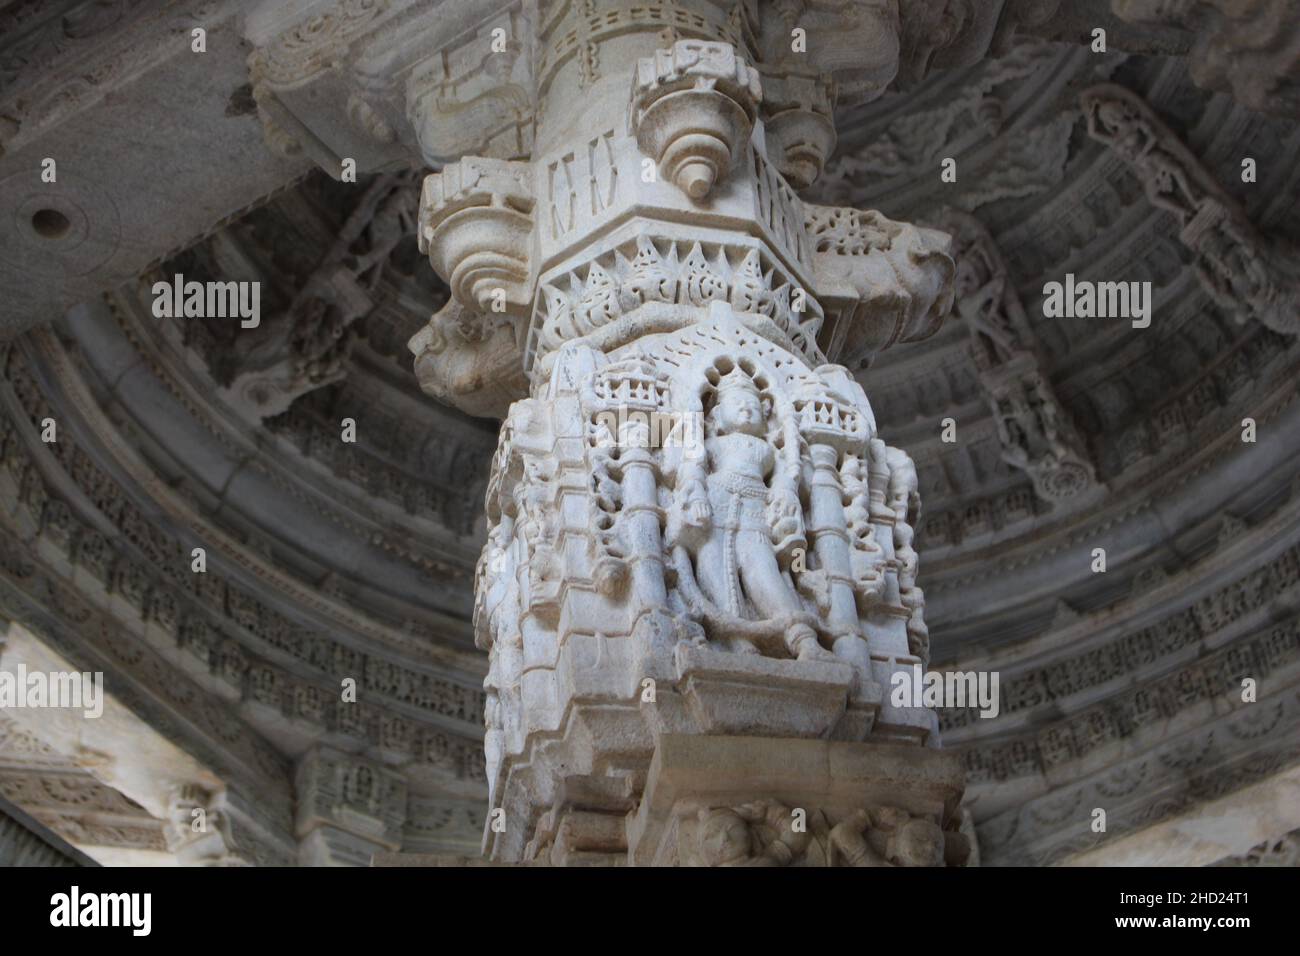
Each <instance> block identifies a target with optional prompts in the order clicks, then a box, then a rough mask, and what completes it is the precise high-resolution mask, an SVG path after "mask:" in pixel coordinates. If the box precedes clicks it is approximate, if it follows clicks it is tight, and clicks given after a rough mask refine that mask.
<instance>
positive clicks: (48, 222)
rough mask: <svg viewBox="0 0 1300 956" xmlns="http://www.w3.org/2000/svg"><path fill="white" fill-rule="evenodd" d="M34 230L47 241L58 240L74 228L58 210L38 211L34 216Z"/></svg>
mask: <svg viewBox="0 0 1300 956" xmlns="http://www.w3.org/2000/svg"><path fill="white" fill-rule="evenodd" d="M32 228H33V229H35V230H36V234H37V235H39V236H44V237H45V238H46V239H58V238H60V237H61V236H63V235H64V234H65V233H67V231H68V230H69V229H70V228H72V223H70V222H68V217H67V216H65V215H64V214H63V213H61V212H59V211H58V210H57V209H38V210H36V212H35V213H33V215H32Z"/></svg>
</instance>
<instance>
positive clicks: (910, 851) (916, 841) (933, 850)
mask: <svg viewBox="0 0 1300 956" xmlns="http://www.w3.org/2000/svg"><path fill="white" fill-rule="evenodd" d="M889 858H890V860H891V861H893V862H896V863H898V864H899V865H900V866H943V831H942V830H940V829H939V826H938V824H936V823H934V822H933V821H931V820H922V819H920V818H916V819H912V820H908V821H907V822H906V823H904V824H903V825H902V826H901V827H899V828H898V830H897V831H895V832H894V834H893V836H891V837H890V839H889Z"/></svg>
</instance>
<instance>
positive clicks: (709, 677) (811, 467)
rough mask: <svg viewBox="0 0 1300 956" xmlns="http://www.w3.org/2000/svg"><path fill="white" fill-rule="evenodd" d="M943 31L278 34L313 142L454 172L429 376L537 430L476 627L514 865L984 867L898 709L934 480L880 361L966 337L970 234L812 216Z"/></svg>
mask: <svg viewBox="0 0 1300 956" xmlns="http://www.w3.org/2000/svg"><path fill="white" fill-rule="evenodd" d="M937 6H938V5H934V4H907V5H903V6H902V8H901V10H900V7H899V5H895V4H846V3H839V2H810V3H804V2H786V0H780V2H765V0H743V2H741V3H733V2H714V0H689V2H682V0H676V2H674V0H669V2H665V3H658V2H656V3H643V2H640V0H543V2H539V3H518V4H499V3H496V4H494V3H487V2H476V0H467V2H465V3H462V4H457V8H456V13H457V15H456V17H454V18H440V17H439V16H437V15H436V14H430V13H429V12H428V11H415V10H413V9H411V8H408V7H406V6H404V5H401V4H394V5H392V6H391V7H390V6H387V5H349V4H347V3H344V4H342V5H341V6H339V7H336V8H334V9H332V10H331V11H330V12H328V13H322V14H321V15H320V16H319V17H317V18H315V19H312V20H306V19H304V20H303V21H302V22H301V23H295V24H291V25H289V26H288V27H286V28H284V29H283V30H281V31H280V32H278V33H274V31H273V30H272V29H271V26H272V25H271V24H270V22H269V19H266V20H263V19H258V18H253V19H252V20H251V21H250V23H252V24H253V26H254V27H255V28H256V29H255V30H250V34H253V33H255V34H256V35H254V36H253V39H254V41H255V43H257V44H258V46H259V50H258V53H257V54H256V55H255V56H254V58H253V61H252V63H253V79H254V87H255V93H256V94H257V96H258V103H259V108H260V109H261V111H262V115H263V119H264V120H265V121H266V122H267V123H268V124H269V128H271V127H274V128H275V129H276V130H278V131H279V133H280V134H281V135H279V136H278V137H277V138H278V139H280V140H284V139H286V138H287V139H289V140H293V141H295V142H296V143H297V144H298V145H299V146H301V148H303V149H306V150H308V151H309V152H311V153H312V155H314V156H316V157H317V158H318V161H320V162H321V163H322V164H323V165H325V166H326V167H327V168H329V167H330V166H331V165H333V164H335V163H336V162H337V161H338V159H339V158H340V157H343V156H349V155H351V156H357V157H360V160H359V168H362V169H365V168H372V169H377V168H385V164H386V163H388V162H389V161H390V160H391V157H392V156H393V155H394V154H395V153H400V152H401V151H402V150H403V149H405V150H408V151H410V150H417V151H418V153H419V155H420V157H421V158H422V160H423V161H424V162H425V163H426V164H428V165H430V166H432V167H434V168H436V169H438V170H439V171H438V172H436V173H434V174H432V175H430V176H429V177H428V178H427V179H426V180H425V183H424V187H423V190H422V198H421V203H420V210H419V218H418V238H419V243H420V248H421V250H422V251H423V252H425V253H426V254H427V255H428V256H429V259H430V262H431V263H432V265H433V267H434V269H435V270H436V271H437V272H438V273H439V274H440V275H441V276H442V277H443V278H444V279H446V280H447V282H448V285H449V286H450V289H451V293H452V298H451V300H450V301H449V302H448V304H447V306H446V307H445V308H443V309H442V310H440V311H439V312H438V313H437V314H436V315H435V316H433V318H432V319H431V321H430V323H429V325H428V326H427V327H426V328H425V329H423V330H422V331H421V332H420V333H419V334H417V335H416V336H415V337H414V338H413V339H412V341H411V350H412V352H413V353H414V354H415V367H416V374H417V377H418V378H419V380H420V382H421V385H422V386H423V387H424V389H425V390H426V391H427V392H429V393H430V394H432V395H434V396H435V397H437V398H439V399H440V400H443V401H447V402H450V403H452V404H454V405H456V406H458V407H460V408H461V409H463V410H465V411H466V412H469V413H470V414H474V415H490V416H500V417H503V418H504V422H503V424H502V427H501V434H500V441H499V446H498V449H497V453H496V456H495V459H494V462H493V465H492V472H491V476H490V480H489V488H488V494H487V502H486V507H487V516H488V521H489V531H488V541H487V545H486V546H485V548H484V551H483V556H482V559H481V561H480V565H479V569H478V574H477V576H476V578H477V580H476V604H475V626H476V634H477V640H478V643H479V646H480V647H482V648H483V649H484V650H487V651H488V652H489V654H490V671H489V676H488V678H487V681H486V687H487V692H488V693H487V714H486V723H487V730H486V735H485V752H486V757H487V773H488V779H489V791H490V798H491V803H490V810H489V815H488V820H487V825H486V832H485V845H484V849H485V852H486V854H487V855H488V856H489V857H490V858H492V859H495V860H501V861H529V862H534V861H536V862H549V863H555V864H576V863H586V862H615V863H618V862H624V863H625V862H631V863H689V864H697V863H712V864H732V863H767V862H774V863H798V864H832V863H835V864H838V863H856V864H861V865H893V864H926V863H930V864H934V863H944V862H960V860H961V859H963V858H964V850H963V848H964V846H965V841H964V839H963V838H962V837H961V836H960V835H959V834H958V833H957V832H956V827H957V825H958V823H957V818H956V816H955V812H956V807H957V803H958V800H959V798H960V794H961V789H962V782H961V773H960V769H959V768H958V766H957V765H956V763H955V762H954V761H953V760H951V759H950V758H949V757H948V756H947V755H946V754H943V753H941V752H939V751H938V750H937V749H936V746H935V745H937V733H936V726H937V724H936V721H935V716H934V714H933V712H931V711H929V710H927V709H925V708H924V707H921V706H916V707H910V706H907V707H905V706H894V704H893V703H892V702H891V700H890V695H889V693H888V689H889V688H890V685H891V678H892V677H893V676H894V675H895V674H900V673H901V674H906V675H908V676H909V677H910V676H911V674H912V671H913V667H914V665H917V664H921V663H923V661H924V658H925V655H926V653H927V644H926V642H927V641H928V636H927V635H926V633H925V628H924V613H923V609H924V599H923V596H922V594H921V591H920V589H919V588H918V587H917V586H916V571H917V562H916V553H915V551H914V550H913V548H912V539H913V534H912V528H911V526H912V525H913V524H914V523H915V522H916V520H917V517H918V508H919V502H918V499H917V495H916V489H917V483H916V471H915V468H914V467H912V464H911V462H910V460H909V459H908V457H907V455H906V454H905V453H903V452H902V451H900V450H898V449H893V448H889V447H887V446H886V444H885V443H884V441H883V440H881V439H880V438H879V436H878V434H877V429H876V422H875V419H874V416H873V414H872V411H871V406H870V404H869V403H868V400H867V396H866V394H865V393H864V391H863V388H862V386H861V385H860V384H859V383H858V382H857V381H856V380H855V379H854V378H853V376H852V375H851V372H850V370H856V369H859V368H862V367H863V366H865V365H866V364H867V363H868V362H869V360H870V358H871V356H872V355H873V354H874V353H876V352H878V351H879V350H881V349H883V348H887V347H889V346H891V345H894V344H897V343H904V342H908V341H914V340H917V339H920V338H924V337H926V336H928V335H930V334H933V333H934V332H935V331H936V330H937V329H938V327H939V325H940V323H941V322H942V319H943V317H944V315H945V314H946V313H947V311H948V310H949V308H950V306H951V301H952V277H953V263H952V260H951V259H950V257H949V256H948V252H947V249H948V238H947V236H945V235H944V234H942V233H939V232H937V231H934V230H929V229H922V228H917V227H916V226H913V225H910V224H907V223H901V222H892V221H890V220H888V219H886V218H885V217H883V216H881V215H880V214H879V213H876V212H872V211H861V210H854V209H838V208H832V207H822V206H813V205H810V204H806V203H804V202H803V201H802V200H801V199H800V197H799V195H798V193H797V191H796V189H797V188H802V187H804V186H807V185H809V184H810V183H811V182H812V181H813V180H815V179H816V177H817V175H818V174H819V173H820V171H821V166H822V164H823V163H824V161H825V159H826V156H827V155H828V154H829V152H830V150H831V149H832V148H833V146H834V127H833V125H832V122H831V117H832V115H833V110H834V108H835V107H836V105H852V104H853V103H859V102H863V101H865V100H868V99H871V98H872V97H874V96H877V95H879V94H880V93H881V92H883V90H884V88H885V86H886V85H887V84H888V83H889V82H890V80H891V79H892V78H893V77H894V76H895V75H896V73H897V72H898V69H899V57H900V42H901V40H900V38H904V37H910V38H913V39H914V38H915V37H916V36H917V34H918V31H919V32H921V33H924V32H926V31H927V30H928V29H929V28H928V26H927V24H928V23H929V22H930V21H929V20H928V19H927V18H928V17H931V15H932V14H933V12H934V10H933V9H932V8H934V7H937ZM978 26H979V22H975V21H972V22H970V23H965V22H963V24H962V25H961V26H960V27H959V26H958V25H953V29H952V30H950V31H948V32H947V33H945V34H944V35H943V37H941V38H937V39H936V41H935V44H933V48H934V50H939V49H941V48H942V49H945V50H946V49H947V48H948V47H950V46H953V45H954V44H957V43H958V41H959V40H961V41H962V42H965V41H966V40H970V39H971V37H973V36H974V33H973V32H972V31H976V28H977V27H978ZM273 34H274V35H273ZM968 34H969V36H968ZM975 39H976V40H977V39H978V37H975ZM909 42H910V41H909ZM972 42H974V41H973V40H972ZM975 45H976V46H978V44H977V43H976V44H975ZM953 56H955V57H957V58H958V59H960V55H959V53H953ZM931 58H932V57H930V56H927V57H923V58H922V59H923V60H925V61H926V62H928V60H929V59H931ZM914 66H915V72H917V73H918V75H919V74H921V73H923V72H924V63H916V64H914ZM344 93H346V97H344V96H343V94H344ZM344 98H346V100H347V103H348V107H347V110H346V116H343V115H342V112H343V111H342V110H341V109H340V108H339V107H338V106H337V105H336V106H335V107H333V108H331V110H327V111H326V112H327V115H322V106H321V104H322V103H331V102H333V103H336V104H337V103H339V102H341V101H342V100H343V99H344ZM362 107H364V109H362Z"/></svg>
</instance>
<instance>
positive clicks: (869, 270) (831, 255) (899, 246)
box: [805, 205, 955, 369]
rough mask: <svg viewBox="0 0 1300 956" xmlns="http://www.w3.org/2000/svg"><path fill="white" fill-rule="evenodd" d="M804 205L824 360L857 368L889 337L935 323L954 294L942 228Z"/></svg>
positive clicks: (909, 338)
mask: <svg viewBox="0 0 1300 956" xmlns="http://www.w3.org/2000/svg"><path fill="white" fill-rule="evenodd" d="M805 209H806V210H807V227H808V238H809V241H810V242H811V244H812V247H813V265H814V270H815V274H816V281H817V298H818V301H819V302H821V303H822V305H823V307H824V308H825V310H826V323H825V324H824V325H823V326H822V329H821V334H820V335H819V336H818V343H819V344H820V345H821V347H822V350H823V351H824V352H825V354H826V358H827V361H830V362H838V363H839V364H841V365H846V366H848V367H849V368H850V369H854V368H860V367H863V366H865V365H867V364H869V363H870V360H871V358H872V356H873V355H875V354H876V353H877V352H880V351H882V350H883V349H886V348H889V347H890V346H891V345H894V344H895V343H898V342H917V341H920V340H922V339H926V338H929V337H930V336H931V335H933V334H934V333H935V332H937V331H938V330H939V327H940V325H942V324H943V320H944V317H945V316H946V315H947V314H948V312H949V310H950V309H951V308H952V302H953V275H954V273H955V267H954V265H953V261H952V258H951V257H950V256H949V254H948V250H949V246H950V239H949V237H948V235H947V234H945V233H942V232H939V231H938V230H935V229H926V228H923V227H919V226H914V225H912V224H911V223H904V222H894V221H893V220H891V219H886V218H885V217H884V216H882V215H881V214H880V213H878V212H876V211H874V210H858V209H848V208H840V207H832V206H814V205H806V206H805Z"/></svg>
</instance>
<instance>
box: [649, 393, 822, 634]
mask: <svg viewBox="0 0 1300 956" xmlns="http://www.w3.org/2000/svg"><path fill="white" fill-rule="evenodd" d="M770 410H771V400H770V399H765V398H764V397H763V395H762V394H761V392H760V390H759V387H758V386H757V385H756V384H755V382H754V380H753V378H751V377H750V376H749V375H748V374H746V373H745V372H744V371H743V370H741V369H739V368H736V369H731V370H729V371H728V372H727V373H726V374H724V375H723V376H722V377H721V378H720V379H719V381H718V383H717V385H716V387H715V392H714V397H713V407H712V409H710V411H709V412H708V414H707V416H706V418H705V443H704V444H705V452H706V454H705V456H703V457H704V458H706V459H707V461H699V462H695V463H692V462H687V463H686V464H685V465H684V466H683V475H682V478H681V479H680V480H679V483H678V488H677V491H676V501H675V502H674V514H673V517H674V519H675V521H674V522H673V523H671V524H670V526H669V544H670V545H672V546H675V547H676V548H678V549H684V550H685V551H686V552H688V553H689V554H690V556H691V557H692V558H693V562H691V565H689V566H688V565H686V564H685V562H680V561H679V574H681V575H682V576H683V577H685V578H687V579H688V580H687V581H685V582H683V583H685V584H686V585H687V587H688V589H689V590H694V589H690V588H689V583H690V582H689V578H692V577H693V578H694V580H695V582H696V583H697V584H698V586H699V589H700V590H702V592H703V594H702V595H701V596H702V597H703V598H704V599H705V600H706V601H707V604H708V605H709V606H710V607H709V611H711V612H712V613H711V614H706V621H707V618H708V617H712V618H713V621H711V622H708V623H711V625H712V626H711V627H710V631H711V634H710V636H711V637H713V639H715V640H718V641H720V642H722V643H724V644H726V645H727V646H729V647H730V648H731V649H732V650H736V651H740V652H742V653H758V652H759V648H757V647H755V645H754V640H755V639H761V638H762V637H765V636H768V635H770V632H771V629H772V626H775V627H776V628H778V629H779V630H780V632H781V634H782V636H783V638H784V642H785V646H786V649H787V650H788V651H789V652H790V653H791V654H793V655H795V656H796V657H798V658H799V659H800V660H819V659H820V660H832V659H834V657H833V655H832V654H830V652H828V651H826V650H825V649H823V648H822V647H821V646H820V644H819V643H818V641H817V634H816V631H815V630H814V629H813V627H812V623H813V617H812V615H811V614H809V613H808V612H807V611H806V610H805V609H804V608H803V605H802V603H801V601H800V599H799V596H798V594H797V592H796V591H795V589H794V587H793V586H792V584H791V581H790V579H789V577H788V575H787V573H786V572H785V571H783V569H782V566H781V562H780V560H779V559H780V558H788V556H789V555H791V554H792V553H793V552H794V551H795V549H803V550H804V551H806V549H807V543H806V539H805V536H804V528H803V512H802V507H801V505H800V502H799V493H798V473H799V472H798V469H799V458H798V448H799V446H798V433H797V430H796V429H795V428H794V425H793V422H790V421H789V420H786V421H784V422H782V421H781V416H771V417H772V419H773V423H774V425H773V428H772V431H773V432H775V435H769V425H768V420H769V416H770ZM774 439H775V440H774ZM777 440H779V441H780V442H781V445H780V446H778V444H777ZM683 572H684V574H683ZM688 593H689V591H688ZM755 618H758V620H759V621H761V622H762V623H763V624H766V625H768V627H766V628H765V627H755V626H753V625H752V624H751V623H750V622H754V619H755ZM755 623H757V622H755ZM747 625H748V626H747Z"/></svg>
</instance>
